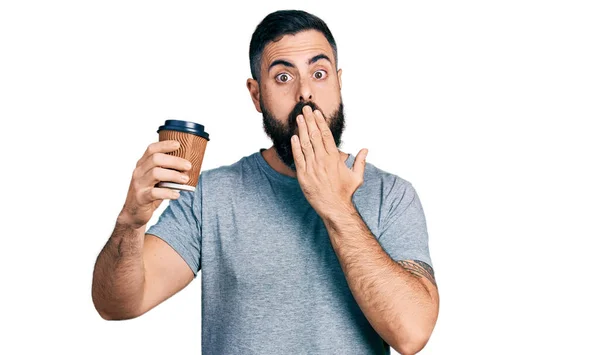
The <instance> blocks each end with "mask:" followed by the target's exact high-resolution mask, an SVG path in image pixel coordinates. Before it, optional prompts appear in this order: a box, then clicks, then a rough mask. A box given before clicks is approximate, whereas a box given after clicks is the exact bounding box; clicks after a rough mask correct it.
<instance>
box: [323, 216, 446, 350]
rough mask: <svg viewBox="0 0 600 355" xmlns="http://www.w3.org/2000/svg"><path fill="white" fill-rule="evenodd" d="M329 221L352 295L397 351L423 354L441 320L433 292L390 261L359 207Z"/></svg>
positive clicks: (328, 224) (326, 223) (375, 326)
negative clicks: (437, 322)
mask: <svg viewBox="0 0 600 355" xmlns="http://www.w3.org/2000/svg"><path fill="white" fill-rule="evenodd" d="M324 221H325V225H326V227H327V230H328V232H329V237H330V239H331V242H332V245H333V248H334V250H335V252H336V254H337V256H338V260H339V261H340V265H341V267H342V270H343V271H344V274H345V275H346V280H347V281H348V285H349V287H350V290H351V291H352V294H353V296H354V298H355V299H356V302H357V303H358V305H359V306H360V308H361V310H362V311H363V313H364V314H365V316H366V318H367V319H368V320H369V322H370V323H371V325H372V326H373V328H374V329H375V330H376V331H377V332H378V333H379V334H380V335H381V337H382V338H383V339H384V340H385V341H386V342H387V343H388V344H390V345H391V346H392V347H394V348H395V349H396V350H398V351H404V352H403V353H407V354H409V353H413V352H416V351H419V350H420V349H421V348H422V347H423V346H424V345H425V343H426V342H427V340H428V339H429V335H430V334H431V331H432V330H433V326H434V324H435V321H436V318H437V304H436V301H435V300H434V299H433V297H432V295H430V292H429V291H428V290H427V288H426V287H425V286H424V285H423V283H421V282H420V281H419V280H418V279H417V278H415V277H414V275H413V274H411V272H409V271H408V270H406V269H404V268H403V267H402V266H401V265H399V264H398V263H396V262H394V261H393V260H392V259H391V258H390V257H389V256H388V255H387V253H386V252H385V251H384V250H383V249H382V247H381V245H380V244H379V242H378V241H377V240H376V238H375V236H373V234H372V233H371V231H370V230H369V228H368V227H367V226H366V225H365V223H364V221H363V220H362V218H361V217H360V215H359V214H358V212H357V211H356V210H355V209H354V208H353V207H349V208H348V209H346V213H340V214H337V215H336V216H331V217H330V218H325V219H324Z"/></svg>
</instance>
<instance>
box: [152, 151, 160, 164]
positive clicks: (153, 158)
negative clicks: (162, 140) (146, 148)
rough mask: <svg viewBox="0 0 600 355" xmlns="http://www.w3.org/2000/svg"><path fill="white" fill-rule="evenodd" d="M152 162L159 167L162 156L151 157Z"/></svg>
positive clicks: (154, 155)
mask: <svg viewBox="0 0 600 355" xmlns="http://www.w3.org/2000/svg"><path fill="white" fill-rule="evenodd" d="M150 161H151V162H152V164H153V165H158V164H159V163H160V154H158V153H154V154H152V156H151V157H150Z"/></svg>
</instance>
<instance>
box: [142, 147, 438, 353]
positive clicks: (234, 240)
mask: <svg viewBox="0 0 600 355" xmlns="http://www.w3.org/2000/svg"><path fill="white" fill-rule="evenodd" d="M263 150H264V148H261V149H260V150H259V152H255V153H254V154H251V155H249V156H245V157H243V158H242V159H240V160H239V161H238V162H236V163H234V164H232V165H229V166H221V167H218V168H215V169H211V170H206V171H203V172H202V173H201V174H200V178H199V181H198V185H197V188H196V191H195V192H188V191H182V192H181V196H180V197H179V199H177V200H171V201H169V205H168V207H167V208H166V209H165V210H164V212H163V213H162V214H161V216H160V217H159V219H158V221H157V223H156V224H155V225H153V226H151V227H150V228H149V229H148V231H147V233H148V234H153V235H156V236H157V237H159V238H161V239H163V240H164V241H165V242H167V243H168V244H169V245H170V246H171V247H173V249H175V251H177V252H178V253H179V254H180V255H181V257H182V258H183V259H184V260H185V261H186V262H187V263H188V265H189V266H190V268H191V269H192V271H193V272H194V275H197V273H198V272H199V271H200V270H202V278H201V279H202V353H203V354H246V355H248V354H269V355H270V354H287V353H290V354H360V355H365V354H389V351H390V350H389V346H388V345H387V344H386V343H385V342H384V341H383V340H382V339H381V337H380V336H379V335H378V334H377V333H376V332H375V330H374V329H373V328H372V327H371V325H370V324H369V322H368V321H367V319H366V318H365V316H364V314H363V313H362V311H361V310H360V308H359V307H358V304H357V303H356V301H355V300H354V297H353V296H352V293H351V292H350V288H349V287H348V283H347V281H346V279H345V276H344V274H343V272H342V269H341V267H340V264H339V261H338V259H337V256H336V254H335V252H334V250H333V247H332V246H331V242H330V240H329V236H328V234H327V230H326V228H325V225H324V224H323V221H322V219H321V218H320V217H319V216H318V215H317V213H316V212H315V210H314V209H313V208H312V207H311V206H310V204H309V203H308V201H307V200H306V197H305V196H304V194H303V193H302V190H301V189H300V185H299V184H298V180H297V179H296V178H292V177H289V176H286V175H283V174H281V173H279V172H277V171H275V170H274V169H273V168H271V166H270V165H269V164H268V163H267V162H266V160H265V159H264V158H263V156H262V154H261V153H260V152H262V151H263ZM354 159H355V156H354V155H352V154H350V156H349V157H348V159H347V160H346V165H347V166H348V167H349V168H351V167H352V164H353V163H354ZM352 200H353V202H354V205H355V206H356V208H357V210H358V212H359V213H360V215H361V216H362V218H363V220H364V221H365V223H366V225H367V226H368V227H369V229H370V230H371V232H372V234H373V235H374V237H375V238H377V240H378V241H379V243H380V245H381V246H382V247H383V249H384V250H385V251H386V252H387V253H388V254H389V255H390V257H391V258H392V259H393V260H411V259H412V260H421V261H423V262H426V263H427V264H429V265H432V264H431V260H430V257H429V248H428V234H427V227H426V222H425V216H424V214H423V209H422V207H421V203H420V200H419V197H418V196H417V193H416V191H415V189H414V188H413V186H412V185H411V184H410V183H409V182H408V181H406V180H403V179H402V178H400V177H398V176H396V175H393V174H390V173H387V172H385V171H383V170H381V169H378V168H376V167H375V166H374V165H372V164H370V163H368V162H367V164H366V168H365V175H364V183H363V184H362V185H361V186H360V187H359V188H358V189H357V190H356V192H355V193H354V196H353V198H352Z"/></svg>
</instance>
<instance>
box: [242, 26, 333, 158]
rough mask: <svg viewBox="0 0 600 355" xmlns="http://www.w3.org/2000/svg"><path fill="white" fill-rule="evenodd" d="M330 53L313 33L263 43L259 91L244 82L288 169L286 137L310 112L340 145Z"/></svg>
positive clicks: (252, 83) (322, 39)
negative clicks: (306, 108) (304, 111)
mask: <svg viewBox="0 0 600 355" xmlns="http://www.w3.org/2000/svg"><path fill="white" fill-rule="evenodd" d="M334 61H335V57H334V54H333V50H332V48H331V46H330V45H329V42H327V39H326V38H325V36H323V34H321V33H320V32H318V31H315V30H309V31H303V32H299V33H297V34H295V35H286V36H283V37H282V38H281V39H280V40H278V41H276V42H271V43H269V44H268V45H267V46H266V47H265V49H264V51H263V54H262V60H261V77H260V79H261V80H260V85H259V84H258V83H257V82H256V81H255V80H252V79H249V80H248V89H249V90H250V93H251V96H252V99H253V101H254V104H255V107H256V109H257V110H258V111H259V112H262V114H263V126H264V129H265V132H266V133H267V135H268V136H269V137H270V138H271V139H272V140H273V145H274V147H275V149H276V151H277V154H278V155H279V158H280V159H281V161H282V162H283V163H285V164H286V165H287V166H289V167H290V168H292V169H294V159H293V156H292V149H291V141H290V140H291V137H292V135H294V134H298V125H297V123H296V117H297V116H298V115H300V114H301V113H302V107H304V106H305V105H309V106H311V108H312V109H313V110H315V109H318V110H319V111H321V112H322V113H323V115H324V116H325V119H326V121H327V122H328V124H329V127H330V129H331V131H332V134H333V137H334V140H335V142H336V145H338V146H339V144H340V143H341V135H342V132H343V129H344V123H345V122H344V112H343V111H344V110H343V103H342V98H341V70H339V71H337V72H336V71H335V62H334Z"/></svg>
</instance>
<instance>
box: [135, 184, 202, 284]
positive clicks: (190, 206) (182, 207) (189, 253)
mask: <svg viewBox="0 0 600 355" xmlns="http://www.w3.org/2000/svg"><path fill="white" fill-rule="evenodd" d="M200 189H201V184H200V183H198V185H197V187H196V191H195V192H192V191H184V190H182V191H180V195H179V198H178V199H175V200H169V205H168V206H167V208H166V209H165V210H164V211H163V213H162V214H161V215H160V217H159V218H158V221H157V222H156V224H154V225H153V226H151V227H150V228H149V229H148V230H147V231H146V234H152V235H155V236H157V237H159V238H160V239H162V240H164V241H165V242H166V243H167V244H169V245H170V246H171V247H172V248H173V249H174V250H175V251H176V252H177V253H179V255H180V256H181V257H182V258H183V260H185V262H186V263H187V264H188V265H189V267H190V269H192V271H193V272H194V277H196V275H197V274H198V272H199V271H200V260H201V255H202V250H201V245H202V243H201V241H202V235H201V230H202V229H201V218H200V216H201V199H200V196H201V191H200Z"/></svg>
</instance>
